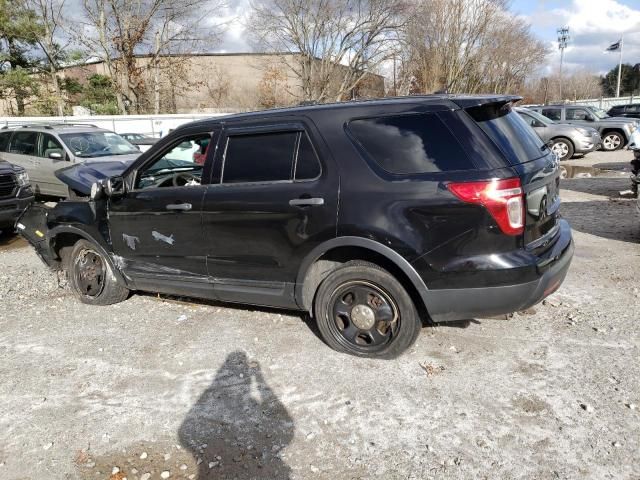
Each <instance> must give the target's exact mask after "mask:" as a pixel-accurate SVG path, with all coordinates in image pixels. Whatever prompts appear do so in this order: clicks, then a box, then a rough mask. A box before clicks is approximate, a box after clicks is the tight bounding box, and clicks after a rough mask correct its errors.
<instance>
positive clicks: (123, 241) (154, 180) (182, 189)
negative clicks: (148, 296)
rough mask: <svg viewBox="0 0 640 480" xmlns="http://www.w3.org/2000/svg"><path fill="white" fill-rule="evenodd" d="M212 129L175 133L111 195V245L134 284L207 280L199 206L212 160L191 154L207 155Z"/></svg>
mask: <svg viewBox="0 0 640 480" xmlns="http://www.w3.org/2000/svg"><path fill="white" fill-rule="evenodd" d="M212 135H213V133H212V131H211V128H208V129H206V128H204V127H199V128H198V129H189V130H185V131H183V132H182V133H181V134H180V135H176V136H175V137H174V139H173V141H171V142H169V143H168V144H167V145H166V146H165V148H161V149H160V150H159V151H158V153H157V154H155V155H152V156H150V157H149V158H148V160H147V161H145V162H144V163H143V165H142V166H141V167H139V168H138V169H136V171H135V172H133V173H131V174H130V175H133V176H134V177H135V178H133V179H131V182H132V186H133V188H132V189H131V191H128V192H126V194H125V195H124V196H123V197H120V198H112V199H111V200H110V205H109V228H110V233H111V240H112V242H113V250H114V252H115V254H116V255H118V256H119V257H122V262H123V263H124V271H125V273H126V274H127V275H128V276H130V277H131V278H133V279H134V282H135V283H136V285H138V284H145V285H147V284H151V285H153V284H154V282H157V283H158V284H159V285H160V286H161V285H167V284H168V283H167V282H168V281H171V280H173V281H175V282H177V283H181V282H196V283H198V282H199V283H206V282H207V281H208V278H207V267H206V254H207V245H206V242H204V241H203V238H202V221H201V206H202V199H203V197H204V193H205V191H206V188H207V186H206V184H207V183H208V172H209V165H210V162H208V163H205V165H202V164H200V163H199V162H196V161H194V154H195V155H202V154H203V153H204V154H205V157H208V156H207V155H206V151H207V146H208V145H209V143H210V141H211V138H212ZM152 289H155V287H154V288H152ZM157 290H158V291H162V290H163V289H162V288H158V289H157Z"/></svg>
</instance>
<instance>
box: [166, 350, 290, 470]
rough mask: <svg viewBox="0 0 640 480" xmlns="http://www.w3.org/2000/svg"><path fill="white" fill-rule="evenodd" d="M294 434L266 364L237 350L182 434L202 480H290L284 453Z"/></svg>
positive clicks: (200, 401) (197, 406) (203, 396)
mask: <svg viewBox="0 0 640 480" xmlns="http://www.w3.org/2000/svg"><path fill="white" fill-rule="evenodd" d="M294 431H295V428H294V422H293V419H292V418H291V416H290V415H289V413H288V412H287V409H286V408H285V406H284V405H283V404H282V403H281V402H280V400H279V399H278V397H277V396H276V395H275V393H274V392H273V390H271V388H270V387H269V386H268V385H267V383H266V382H265V380H264V377H263V376H262V371H261V369H260V365H259V364H258V363H257V362H253V361H249V359H248V358H247V356H246V354H245V353H244V352H241V351H236V352H233V353H231V354H229V356H228V357H227V359H226V360H225V362H224V364H223V365H222V366H221V367H220V369H219V370H218V372H217V374H216V376H215V379H214V380H213V383H212V384H211V386H210V387H209V388H207V390H205V391H204V393H203V394H202V395H201V396H200V398H199V399H198V401H197V402H196V403H195V404H194V405H193V406H192V407H191V410H190V411H189V413H188V414H187V416H186V417H185V419H184V421H183V423H182V425H181V426H180V429H179V432H178V435H179V438H180V443H181V444H182V446H183V447H184V448H185V449H186V450H187V451H189V452H190V453H191V454H192V455H193V457H194V459H195V462H196V464H197V468H198V474H197V477H196V478H197V479H198V480H204V479H209V478H216V479H224V478H241V479H261V478H264V479H287V478H289V477H290V473H291V470H290V468H289V466H288V465H287V464H286V463H285V462H284V461H283V459H282V458H281V455H282V449H284V448H285V447H286V446H287V445H289V444H290V443H291V441H292V440H293V436H294Z"/></svg>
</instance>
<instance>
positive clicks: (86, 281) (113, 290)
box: [66, 240, 129, 305]
mask: <svg viewBox="0 0 640 480" xmlns="http://www.w3.org/2000/svg"><path fill="white" fill-rule="evenodd" d="M66 269H67V274H68V276H69V284H70V286H71V289H72V290H73V291H74V293H75V294H76V296H77V297H78V298H79V299H80V301H81V302H82V303H88V304H89V305H112V304H114V303H119V302H122V301H124V300H126V299H127V297H128V296H129V290H128V289H127V288H125V287H123V286H121V285H120V284H119V283H118V280H117V279H116V277H115V275H114V274H113V271H112V270H111V265H110V264H109V262H108V261H107V259H106V258H105V257H104V255H103V254H102V253H101V252H100V251H99V250H98V249H97V248H96V247H95V246H94V245H93V244H92V243H90V242H88V241H86V240H79V241H78V242H77V243H76V244H75V245H74V247H73V250H72V251H71V254H70V255H69V258H68V263H67V265H66Z"/></svg>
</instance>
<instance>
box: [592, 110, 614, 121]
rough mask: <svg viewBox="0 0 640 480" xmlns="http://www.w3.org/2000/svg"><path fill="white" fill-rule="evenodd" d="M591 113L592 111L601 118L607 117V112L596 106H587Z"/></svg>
mask: <svg viewBox="0 0 640 480" xmlns="http://www.w3.org/2000/svg"><path fill="white" fill-rule="evenodd" d="M589 110H591V113H593V114H594V115H595V116H596V117H597V118H598V119H600V120H602V119H603V118H609V115H608V114H607V112H605V111H604V110H602V109H601V108H598V107H589Z"/></svg>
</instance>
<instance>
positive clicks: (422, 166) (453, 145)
mask: <svg viewBox="0 0 640 480" xmlns="http://www.w3.org/2000/svg"><path fill="white" fill-rule="evenodd" d="M348 128H349V131H350V132H351V134H352V135H353V137H354V138H355V140H356V141H357V142H358V143H359V144H360V146H361V147H362V148H363V149H364V150H365V151H366V153H367V154H368V155H369V157H370V158H371V159H373V161H375V163H377V164H378V165H379V166H380V167H381V168H383V169H384V170H386V171H387V172H389V173H393V174H420V173H430V172H446V171H453V170H471V169H474V168H475V166H474V164H473V162H472V161H471V160H470V159H469V157H468V156H467V155H466V153H465V152H464V150H463V148H462V146H461V145H460V144H459V143H458V141H457V140H456V138H455V137H454V136H453V134H452V133H451V131H450V130H449V129H448V128H447V126H446V125H445V124H444V123H443V122H442V120H441V119H440V118H439V117H438V115H437V114H433V113H432V114H420V115H400V116H394V117H382V118H368V119H361V120H353V121H351V122H349V127H348Z"/></svg>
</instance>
